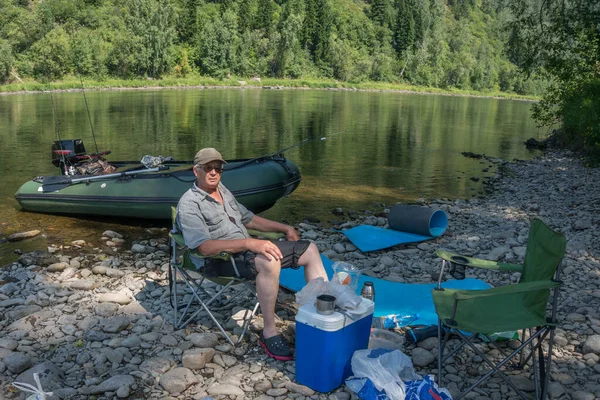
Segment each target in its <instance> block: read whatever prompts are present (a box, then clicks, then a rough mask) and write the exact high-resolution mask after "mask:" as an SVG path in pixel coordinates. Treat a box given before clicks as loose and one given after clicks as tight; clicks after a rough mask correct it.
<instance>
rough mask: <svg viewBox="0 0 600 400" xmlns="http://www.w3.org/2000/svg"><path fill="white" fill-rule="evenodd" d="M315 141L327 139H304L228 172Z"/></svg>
mask: <svg viewBox="0 0 600 400" xmlns="http://www.w3.org/2000/svg"><path fill="white" fill-rule="evenodd" d="M338 133H339V132H338ZM317 139H319V140H326V139H327V136H323V137H321V138H314V137H313V138H306V139H304V140H301V141H300V142H298V143H296V144H293V145H291V146H290V147H285V148H283V149H279V150H277V151H276V152H274V153H272V154H266V155H263V156H258V157H254V158H251V159H249V160H246V161H244V162H243V163H241V164H238V165H236V166H235V167H233V168H229V170H231V169H237V168H241V167H244V166H246V165H248V164H252V163H253V162H256V161H258V160H262V159H265V158H270V157H276V156H279V155H281V153H283V152H284V151H288V150H291V149H293V148H295V147H298V146H302V145H303V144H304V143H308V142H312V141H313V140H317Z"/></svg>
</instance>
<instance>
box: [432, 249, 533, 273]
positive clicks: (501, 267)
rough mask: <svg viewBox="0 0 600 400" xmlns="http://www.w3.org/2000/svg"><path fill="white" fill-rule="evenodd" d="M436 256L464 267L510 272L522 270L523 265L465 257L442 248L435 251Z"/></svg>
mask: <svg viewBox="0 0 600 400" xmlns="http://www.w3.org/2000/svg"><path fill="white" fill-rule="evenodd" d="M435 254H437V256H438V257H440V258H442V259H443V260H446V261H448V262H451V263H454V264H459V265H464V266H466V267H473V268H483V269H488V270H492V271H511V272H522V271H523V266H522V265H519V264H510V263H499V262H497V261H490V260H483V259H481V258H474V257H467V256H462V255H460V254H456V253H453V252H451V251H448V250H444V249H437V250H436V251H435Z"/></svg>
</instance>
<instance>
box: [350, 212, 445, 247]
mask: <svg viewBox="0 0 600 400" xmlns="http://www.w3.org/2000/svg"><path fill="white" fill-rule="evenodd" d="M388 225H389V229H386V228H381V227H378V226H372V225H359V226H355V227H354V228H351V229H348V230H345V231H342V233H343V234H344V235H346V237H347V238H348V240H350V241H351V242H352V243H353V244H354V245H355V246H356V247H358V248H359V249H360V251H362V252H363V253H367V252H369V251H375V250H381V249H387V248H388V247H393V246H397V245H399V244H405V243H417V242H422V241H425V240H430V239H433V238H436V237H438V236H441V235H443V234H444V232H445V231H446V228H448V215H446V213H445V212H444V211H442V210H434V209H431V208H429V207H421V206H411V205H405V204H396V205H395V206H393V207H392V208H391V209H390V212H389V214H388Z"/></svg>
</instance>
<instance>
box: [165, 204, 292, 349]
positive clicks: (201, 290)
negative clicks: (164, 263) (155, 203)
mask: <svg viewBox="0 0 600 400" xmlns="http://www.w3.org/2000/svg"><path fill="white" fill-rule="evenodd" d="M171 217H172V222H173V228H172V229H171V231H170V232H169V238H170V242H171V257H170V262H169V288H170V296H171V305H172V307H173V314H174V325H175V327H176V329H182V328H184V327H185V326H186V325H188V324H189V323H190V322H191V321H192V320H194V319H195V318H196V317H197V316H198V315H199V314H200V313H201V312H202V311H205V312H206V313H207V314H208V316H209V317H210V319H211V320H212V321H213V323H214V324H215V325H216V326H217V328H218V329H219V331H220V332H221V333H222V334H223V336H225V338H226V339H227V341H228V342H229V343H230V344H231V345H232V346H235V345H236V344H239V343H240V342H241V341H242V339H243V337H244V335H245V333H246V330H247V329H248V326H249V325H250V322H251V321H252V318H254V315H255V314H256V311H257V310H258V306H259V303H258V297H257V295H256V289H255V287H254V284H253V282H251V281H249V280H247V279H245V278H243V277H242V276H241V275H240V273H239V271H238V268H237V265H236V263H235V260H234V258H233V257H232V254H230V253H227V252H221V253H219V254H216V255H212V256H204V255H202V254H200V252H198V251H197V250H196V249H189V248H187V246H186V245H185V240H184V238H183V234H182V233H181V231H180V230H179V227H178V226H177V209H176V208H175V207H171ZM248 233H250V234H251V235H252V236H260V237H263V238H266V239H278V238H280V237H281V234H279V233H274V232H259V231H254V230H249V231H248ZM191 257H197V258H199V259H201V260H206V259H210V258H212V259H220V260H225V261H231V264H232V267H233V270H234V271H235V276H207V275H204V272H205V271H204V270H203V268H198V267H196V264H195V263H194V262H193V261H192V259H191ZM178 277H179V278H180V279H181V280H182V281H183V283H184V284H185V289H184V290H187V291H188V292H190V296H189V297H188V299H187V301H186V300H185V299H184V301H183V303H182V304H180V301H179V300H178V298H177V296H178V293H177V286H178V285H177V283H178ZM207 281H210V282H212V283H214V284H216V285H218V286H217V287H219V286H220V289H219V290H217V292H216V293H214V294H211V293H210V292H209V291H208V290H206V287H205V286H206V283H207ZM238 285H243V286H244V288H243V289H242V290H237V291H236V293H235V294H233V295H232V296H231V297H229V298H228V299H227V301H226V302H225V304H220V307H219V308H223V307H225V306H226V305H227V304H230V303H231V302H232V301H233V300H234V299H235V298H237V297H239V296H240V295H241V294H244V293H249V294H250V295H251V296H253V297H254V298H256V299H257V301H256V304H255V305H254V308H253V309H252V311H251V312H250V313H249V315H248V310H247V311H246V314H245V315H244V319H243V321H244V322H243V325H242V331H241V334H240V336H239V338H238V340H237V342H236V343H234V342H233V340H232V339H231V338H230V337H229V335H227V333H226V332H225V329H224V328H223V326H222V325H221V323H219V321H218V320H217V318H216V317H215V315H214V311H216V309H215V307H213V309H212V310H211V308H210V306H211V305H213V304H216V303H219V300H220V299H221V298H222V297H223V296H224V295H225V293H226V292H228V291H231V290H232V289H234V287H236V286H238ZM202 297H205V298H206V297H208V298H207V299H205V300H203V299H202ZM194 303H198V305H199V306H200V307H198V308H197V309H195V310H194V311H193V312H192V306H193V305H194ZM180 311H181V315H179V314H180Z"/></svg>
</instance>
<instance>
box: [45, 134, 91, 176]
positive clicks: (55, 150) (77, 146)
mask: <svg viewBox="0 0 600 400" xmlns="http://www.w3.org/2000/svg"><path fill="white" fill-rule="evenodd" d="M82 156H86V152H85V146H84V145H83V140H81V139H69V140H56V141H54V143H52V164H53V165H54V166H55V167H58V168H60V172H61V174H63V175H72V173H70V171H69V167H70V166H73V165H74V164H77V162H78V161H79V160H80V159H81V157H82Z"/></svg>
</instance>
